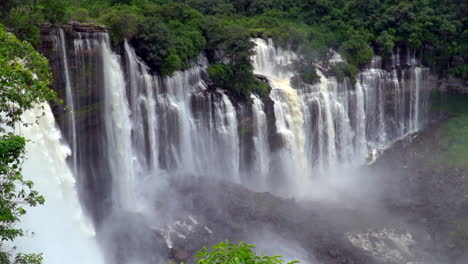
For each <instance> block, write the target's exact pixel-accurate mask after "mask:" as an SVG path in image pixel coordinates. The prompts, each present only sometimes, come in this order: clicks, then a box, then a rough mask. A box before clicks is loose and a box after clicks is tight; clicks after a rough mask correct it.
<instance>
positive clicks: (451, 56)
mask: <svg viewBox="0 0 468 264" xmlns="http://www.w3.org/2000/svg"><path fill="white" fill-rule="evenodd" d="M0 9H1V10H0V11H1V14H2V19H3V21H4V23H5V24H6V25H7V26H11V27H12V30H13V31H14V32H15V33H16V34H17V36H19V37H20V38H22V39H25V40H28V41H31V42H32V43H37V41H38V29H37V28H36V27H35V26H34V25H35V24H36V23H43V22H50V23H59V24H60V23H65V22H68V21H78V22H91V23H98V24H103V25H106V26H108V27H109V30H110V32H111V36H112V39H113V40H114V42H115V43H119V42H120V41H121V40H122V39H123V38H127V39H130V40H131V41H132V43H133V44H134V45H135V46H136V48H137V52H138V54H139V55H140V56H141V57H142V58H143V59H145V60H146V62H147V63H148V64H149V65H151V67H152V68H153V69H155V70H157V71H158V72H160V73H161V74H163V75H170V74H172V72H174V71H175V70H179V69H185V68H187V67H188V66H189V64H190V62H191V61H192V60H193V59H195V58H196V57H197V56H198V54H200V52H202V51H204V52H206V54H207V55H208V57H209V59H210V62H211V63H216V65H213V67H212V68H211V70H210V76H211V77H212V79H213V80H214V82H215V84H216V85H219V86H223V88H225V89H228V90H231V91H232V92H234V93H235V94H237V95H240V96H247V95H248V94H249V93H250V91H252V90H259V91H260V93H261V92H264V91H265V87H263V85H262V84H261V83H259V82H258V81H257V80H256V79H255V78H254V76H253V74H252V67H251V66H250V65H249V64H250V62H249V59H248V57H247V56H248V55H249V54H250V53H251V52H252V45H251V44H249V43H248V42H249V37H251V36H255V37H264V38H266V37H273V38H275V41H276V43H278V44H279V45H289V46H290V47H292V48H294V49H296V50H297V51H299V52H300V54H301V55H302V58H303V60H302V61H300V62H299V63H297V66H298V67H296V71H297V74H298V75H299V76H301V77H302V79H303V81H305V82H308V83H313V82H315V81H317V79H318V75H317V74H316V72H315V65H316V63H321V62H322V63H323V62H326V61H327V60H326V59H327V57H329V56H330V48H331V49H333V50H336V51H339V52H340V53H341V54H342V55H343V56H344V58H345V59H346V61H347V63H342V64H340V65H335V66H333V68H332V70H333V71H334V72H335V74H336V75H338V76H339V77H343V76H350V77H353V76H354V75H355V74H356V73H357V72H358V69H359V68H360V67H362V66H363V65H365V64H366V63H368V62H369V60H370V59H371V58H372V55H374V53H378V54H379V55H382V56H390V55H391V53H392V50H393V49H394V48H395V47H396V46H399V47H402V48H405V47H408V48H410V49H413V50H418V51H420V52H419V53H420V54H422V58H423V61H424V63H425V64H426V65H428V66H432V67H434V69H436V70H437V71H438V72H439V73H440V74H441V75H442V76H446V75H447V74H448V73H450V74H452V75H454V76H456V77H460V78H465V79H467V78H468V30H467V24H468V18H467V17H466V13H467V12H468V4H467V2H466V1H461V0H297V1H295V0H284V1H280V0H258V1H252V0H232V1H229V0H172V1H171V0H94V1H91V0H3V1H2V3H1V4H0ZM422 51H423V52H422ZM233 56H235V57H233ZM233 59H234V60H233Z"/></svg>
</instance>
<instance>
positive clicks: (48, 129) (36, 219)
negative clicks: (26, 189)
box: [15, 104, 104, 264]
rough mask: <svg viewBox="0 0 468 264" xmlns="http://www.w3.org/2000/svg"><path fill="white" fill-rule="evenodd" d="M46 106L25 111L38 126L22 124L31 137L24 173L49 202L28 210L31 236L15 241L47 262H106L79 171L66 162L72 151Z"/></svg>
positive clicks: (27, 120)
mask: <svg viewBox="0 0 468 264" xmlns="http://www.w3.org/2000/svg"><path fill="white" fill-rule="evenodd" d="M42 107H43V109H42ZM42 107H40V106H38V107H36V108H35V109H34V110H30V111H27V112H25V113H24V114H23V117H22V121H23V122H24V123H29V124H33V125H29V126H27V127H22V128H21V132H22V135H23V136H24V137H26V138H27V139H30V140H31V141H29V142H27V144H26V159H25V162H24V164H23V176H24V178H25V179H26V180H32V181H34V183H35V185H34V189H35V190H37V191H38V192H39V193H40V194H41V195H43V196H44V198H45V204H44V205H43V206H38V207H34V208H29V209H27V210H28V213H27V214H26V215H25V216H23V217H22V218H21V223H20V227H21V228H23V229H25V230H26V231H27V235H26V237H23V238H20V239H18V240H16V241H15V245H16V246H17V247H18V250H19V251H20V252H25V253H43V256H44V264H63V263H70V264H75V263H76V264H78V263H89V264H93V263H95V264H100V263H104V261H103V258H102V256H101V253H100V249H99V248H98V244H97V241H96V237H95V233H94V228H93V225H92V224H91V223H90V222H89V221H88V220H87V218H86V217H85V216H84V214H83V211H82V209H81V206H80V203H79V200H78V196H77V191H76V188H75V179H74V177H73V174H72V173H73V171H72V170H71V169H70V168H69V167H68V166H67V163H66V159H67V157H68V156H69V155H70V154H71V153H70V149H69V148H68V147H67V146H65V145H63V144H62V143H61V139H62V136H61V133H60V131H59V130H58V129H57V128H56V127H55V120H54V117H53V115H52V111H51V110H50V107H49V105H48V104H44V105H42ZM43 111H44V114H45V115H44V116H42V117H41V118H40V119H39V121H38V123H37V124H34V122H35V120H36V118H37V117H38V116H41V115H42V112H43ZM31 233H33V234H32V235H31Z"/></svg>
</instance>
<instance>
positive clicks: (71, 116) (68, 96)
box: [58, 28, 78, 174]
mask: <svg viewBox="0 0 468 264" xmlns="http://www.w3.org/2000/svg"><path fill="white" fill-rule="evenodd" d="M58 32H59V41H60V44H59V45H60V53H61V56H62V60H63V61H62V65H63V71H64V75H65V104H66V105H67V106H69V107H70V108H69V111H70V112H69V113H68V117H67V123H68V124H67V126H68V127H69V129H70V136H69V138H70V145H71V150H72V154H71V155H72V159H73V162H72V164H73V173H74V174H76V173H77V171H78V168H77V166H78V161H77V155H76V149H77V144H76V119H75V103H74V101H73V93H72V85H71V81H70V71H69V70H68V56H67V51H66V50H67V48H66V42H65V34H64V33H63V28H59V31H58Z"/></svg>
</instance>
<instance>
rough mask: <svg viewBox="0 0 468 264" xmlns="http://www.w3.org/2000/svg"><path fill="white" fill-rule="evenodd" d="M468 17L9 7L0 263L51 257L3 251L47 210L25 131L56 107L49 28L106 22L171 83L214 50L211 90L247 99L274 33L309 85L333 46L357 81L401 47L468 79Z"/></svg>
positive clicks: (225, 4) (363, 3)
mask: <svg viewBox="0 0 468 264" xmlns="http://www.w3.org/2000/svg"><path fill="white" fill-rule="evenodd" d="M466 14H468V1H466V0H232V1H229V0H173V1H171V0H0V125H1V126H0V263H2V264H4V263H8V264H9V263H15V264H26V263H40V262H41V259H42V257H41V255H36V254H31V255H27V254H21V253H16V252H14V250H12V251H7V250H5V247H4V245H5V244H6V243H11V241H14V240H15V239H16V238H18V237H21V236H24V235H25V231H24V230H22V229H19V228H17V223H18V222H19V221H20V217H21V216H22V215H24V214H25V213H26V210H25V208H27V206H36V205H40V204H43V203H44V198H43V197H42V196H41V195H40V194H39V193H38V192H36V191H35V190H34V188H33V183H32V182H31V181H27V180H25V179H23V177H22V173H21V164H22V162H23V160H24V155H25V144H26V142H27V139H25V138H23V137H21V136H19V135H18V134H19V133H16V132H17V131H15V129H16V124H17V123H18V122H21V115H22V113H23V112H24V111H26V110H28V109H32V108H33V107H34V106H35V105H37V104H39V103H43V102H47V101H49V102H50V101H55V100H57V98H56V94H55V92H53V91H52V89H51V83H52V76H51V72H50V69H49V65H48V62H47V60H46V59H45V58H44V57H43V56H42V55H40V54H39V53H38V52H37V51H36V50H35V48H36V47H37V46H38V45H39V44H40V43H39V42H40V27H41V25H44V24H50V25H62V24H66V23H71V22H75V23H86V24H93V25H100V26H105V27H107V28H108V31H109V33H110V36H111V39H112V42H113V45H115V47H118V46H120V45H122V43H124V41H128V42H130V43H131V44H132V45H133V47H135V50H136V52H137V54H138V55H139V56H140V57H141V58H142V59H143V60H144V61H145V62H146V64H147V65H148V66H149V67H150V68H151V69H152V71H153V72H156V73H159V74H161V75H162V76H171V75H172V74H173V73H174V72H175V71H177V70H184V69H187V68H188V67H189V66H190V63H191V62H192V61H193V60H194V59H196V58H197V56H198V55H199V54H200V53H204V54H206V56H207V58H208V60H209V62H210V66H209V68H208V70H207V72H208V75H209V77H210V79H211V82H212V83H213V85H215V86H216V87H220V88H223V89H226V90H229V91H230V92H231V93H232V95H233V96H234V97H237V98H238V99H248V98H250V97H249V96H250V93H251V92H255V93H257V94H259V95H260V96H267V95H268V87H267V85H266V84H265V83H263V82H261V81H259V80H258V79H257V78H256V77H255V75H254V73H253V66H252V62H251V57H252V55H253V54H254V48H255V46H254V45H255V44H254V43H253V42H252V41H251V39H252V38H253V37H260V38H273V39H274V40H275V43H276V44H277V45H281V46H285V47H286V46H287V47H290V48H292V49H294V50H295V51H296V52H297V53H298V54H300V55H301V56H300V58H301V60H300V61H299V62H298V63H297V67H296V69H295V70H296V71H297V74H298V75H299V76H300V77H301V79H302V81H304V82H306V83H315V82H317V80H318V79H319V76H318V74H317V72H316V68H315V67H316V66H315V65H317V64H325V63H327V61H328V59H329V57H330V55H331V51H338V52H339V53H340V54H341V55H342V56H343V57H344V58H345V60H346V63H338V64H336V65H334V66H333V68H332V72H333V73H334V74H335V75H336V76H337V78H338V79H340V78H341V79H342V78H344V77H345V76H347V77H349V78H350V79H351V80H353V79H354V78H355V76H356V75H357V73H358V72H359V70H360V69H361V68H363V67H364V66H365V65H366V64H367V63H369V62H370V61H371V59H372V57H373V56H374V55H380V56H382V57H384V58H385V57H389V56H391V55H392V52H393V51H394V49H395V48H396V47H401V48H409V49H412V50H416V51H419V54H422V63H423V64H424V65H425V66H428V67H430V68H431V70H433V71H434V72H436V73H438V75H439V77H440V78H446V77H448V76H453V77H456V78H460V79H463V80H465V81H466V80H468V17H467V16H466ZM463 104H464V103H459V104H457V105H456V106H460V109H461V108H462V107H461V106H462V105H463ZM454 111H455V110H454ZM457 111H459V110H457ZM460 111H461V110H460ZM464 124H466V120H464V119H462V118H461V117H460V118H459V119H457V120H455V121H452V123H449V124H448V125H447V126H446V127H445V130H444V131H447V133H446V134H447V135H446V137H445V138H446V141H447V144H449V143H450V144H452V143H451V142H456V141H455V140H460V139H463V136H464V137H465V138H466V127H463V129H464V130H462V129H460V126H461V125H463V126H465V125H464ZM457 133H459V134H457ZM464 133H465V134H464ZM453 135H457V136H455V138H453V137H454V136H453ZM458 135H459V136H458ZM457 144H458V143H457ZM459 152H460V153H466V150H465V151H463V150H462V149H457V150H456V151H455V152H454V153H452V152H448V153H447V156H448V157H450V160H451V162H453V163H454V164H456V165H457V163H460V164H462V163H463V161H464V159H465V156H463V155H460V154H459ZM457 153H458V154H457ZM225 247H227V245H224V244H222V246H221V249H222V250H221V251H220V250H217V249H215V250H214V251H213V252H209V251H208V249H204V250H203V251H201V253H200V257H204V256H212V255H213V256H219V255H220V254H221V255H223V256H224V255H225V254H226V253H225V250H226V249H225ZM228 248H229V249H232V248H233V247H232V246H230V247H228ZM239 248H240V249H241V250H242V252H241V253H243V255H242V254H241V255H242V256H244V257H246V258H248V259H253V258H254V257H255V256H253V255H252V254H253V253H252V252H251V251H250V248H251V246H250V245H247V246H245V245H242V244H240V245H239ZM218 251H220V252H221V253H220V252H218ZM228 253H229V252H228ZM230 253H232V252H230ZM234 253H235V252H234ZM251 253H252V254H251ZM234 255H235V254H234ZM258 258H259V257H258ZM262 258H263V257H262ZM265 259H267V260H269V261H270V262H264V263H282V261H280V260H278V258H277V257H272V260H270V259H269V258H268V257H266V258H265ZM200 263H206V262H200ZM262 263H263V262H262Z"/></svg>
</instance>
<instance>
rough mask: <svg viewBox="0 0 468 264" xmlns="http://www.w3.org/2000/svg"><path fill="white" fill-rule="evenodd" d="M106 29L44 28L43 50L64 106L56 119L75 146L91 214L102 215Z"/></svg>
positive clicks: (75, 164)
mask: <svg viewBox="0 0 468 264" xmlns="http://www.w3.org/2000/svg"><path fill="white" fill-rule="evenodd" d="M103 30H104V29H103V28H96V27H94V26H93V27H91V26H82V25H68V26H66V27H63V28H56V27H43V28H42V32H41V45H40V47H39V50H40V52H41V53H42V54H44V55H45V56H46V57H47V58H48V59H49V64H50V67H51V69H52V72H53V74H54V89H55V90H56V91H57V93H58V95H59V97H60V98H62V99H64V102H65V104H64V105H54V106H52V107H53V111H54V114H55V116H56V120H57V123H58V125H59V127H60V129H61V130H62V132H63V134H64V136H65V139H66V140H67V143H68V144H69V146H70V147H71V149H72V156H71V157H70V165H71V167H72V168H73V170H74V173H75V177H76V179H77V182H78V187H79V192H80V195H81V198H82V200H83V201H84V204H85V207H86V208H87V209H88V210H89V212H90V214H91V215H92V216H94V217H95V220H96V219H99V218H101V217H102V215H103V214H105V211H106V210H105V208H106V207H108V206H109V204H108V203H109V200H110V198H109V197H108V196H107V194H108V193H109V184H108V180H110V178H109V173H108V171H109V168H108V165H107V163H105V162H103V160H105V157H106V155H107V153H106V152H105V151H102V150H101V149H99V148H96V147H95V146H97V145H99V144H100V143H101V142H103V141H104V142H105V137H104V134H103V131H104V118H105V117H104V116H103V115H102V111H103V101H104V97H103V96H104V94H103V90H102V89H100V87H102V86H103V79H102V77H101V75H102V74H101V73H102V54H101V50H100V46H99V42H100V41H101V38H103V34H104V33H103V32H104V31H103Z"/></svg>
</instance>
